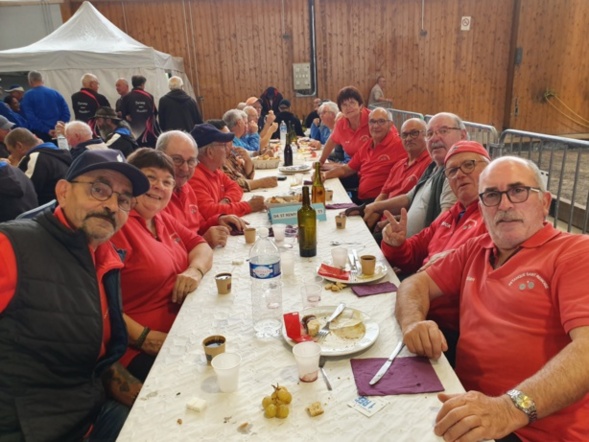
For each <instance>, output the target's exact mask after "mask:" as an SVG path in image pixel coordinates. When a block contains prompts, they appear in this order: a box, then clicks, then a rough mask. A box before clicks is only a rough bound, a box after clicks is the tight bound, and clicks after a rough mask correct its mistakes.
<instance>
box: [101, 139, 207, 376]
mask: <svg viewBox="0 0 589 442" xmlns="http://www.w3.org/2000/svg"><path fill="white" fill-rule="evenodd" d="M128 162H129V164H133V165H134V166H136V167H137V168H139V169H141V171H142V172H143V173H144V174H145V175H146V176H147V178H148V179H149V182H150V183H151V187H150V189H149V190H148V191H147V193H145V194H143V195H141V196H140V197H138V198H137V205H136V206H135V208H134V209H133V210H132V211H131V212H130V213H129V219H128V221H127V223H126V224H125V225H124V227H123V228H121V230H119V232H118V233H117V234H116V235H115V236H114V237H113V238H112V240H111V241H112V242H113V243H114V245H115V246H116V247H117V248H119V249H123V250H125V251H126V256H125V267H124V269H123V270H122V271H121V289H122V295H123V311H124V317H125V322H126V324H127V330H128V332H129V347H128V348H127V352H126V353H125V354H124V355H123V357H122V358H121V363H122V364H123V365H125V366H126V367H127V368H128V369H129V371H130V372H131V374H133V375H134V376H135V377H137V378H138V379H140V380H142V381H144V380H145V378H146V377H147V374H148V373H149V370H150V368H151V366H152V364H153V361H154V360H155V356H156V355H157V354H158V352H159V350H160V348H161V346H162V344H163V342H164V340H165V339H166V336H167V334H168V331H169V330H170V328H171V327H172V324H173V323H174V319H176V315H177V313H178V311H179V309H180V305H181V304H182V301H183V300H184V298H185V297H186V295H188V294H189V293H190V292H192V291H193V290H195V289H196V288H197V287H198V284H199V283H200V280H201V279H202V277H203V275H204V274H205V273H206V272H207V271H208V270H209V269H210V268H211V265H212V260H213V252H212V250H211V248H210V247H209V246H208V244H207V243H206V241H205V240H204V239H203V238H202V237H201V236H200V235H198V234H196V233H195V232H192V231H191V230H189V229H187V228H186V227H184V226H183V225H182V224H180V223H179V222H178V221H177V220H176V219H175V218H174V217H172V216H171V215H169V214H168V213H164V212H162V210H163V209H164V208H165V207H166V206H167V205H168V202H169V201H170V198H171V196H172V191H173V190H174V185H175V184H176V183H175V181H174V164H173V162H172V160H171V158H170V157H168V156H167V155H166V154H164V153H163V152H160V151H156V150H154V149H150V148H142V149H138V150H137V151H135V152H134V153H133V154H132V155H131V156H129V158H128Z"/></svg>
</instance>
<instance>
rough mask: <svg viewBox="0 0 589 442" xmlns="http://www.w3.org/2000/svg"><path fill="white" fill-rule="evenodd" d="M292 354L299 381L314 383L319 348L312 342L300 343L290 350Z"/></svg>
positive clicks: (316, 374) (317, 371)
mask: <svg viewBox="0 0 589 442" xmlns="http://www.w3.org/2000/svg"><path fill="white" fill-rule="evenodd" d="M292 353H293V355H294V357H295V360H296V361H297V369H298V371H299V379H300V380H301V381H303V382H313V381H315V380H316V379H317V376H318V374H319V356H320V355H321V346H320V345H319V344H317V343H316V342H312V341H306V342H301V343H299V344H297V345H295V346H294V347H293V348H292Z"/></svg>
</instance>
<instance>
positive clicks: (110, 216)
mask: <svg viewBox="0 0 589 442" xmlns="http://www.w3.org/2000/svg"><path fill="white" fill-rule="evenodd" d="M89 218H102V219H104V220H106V221H108V222H110V223H111V224H112V226H113V228H115V229H116V227H117V222H116V218H115V214H114V212H112V211H110V210H109V209H107V208H105V209H104V211H102V212H91V213H89V214H88V215H86V218H85V219H89Z"/></svg>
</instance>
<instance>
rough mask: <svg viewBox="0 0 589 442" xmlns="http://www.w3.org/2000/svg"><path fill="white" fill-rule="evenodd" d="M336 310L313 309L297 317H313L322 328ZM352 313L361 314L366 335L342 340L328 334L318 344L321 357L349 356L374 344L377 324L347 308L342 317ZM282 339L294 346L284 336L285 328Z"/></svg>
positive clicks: (325, 308)
mask: <svg viewBox="0 0 589 442" xmlns="http://www.w3.org/2000/svg"><path fill="white" fill-rule="evenodd" d="M336 308H337V307H336V306H324V307H313V308H309V309H307V310H304V311H302V312H300V313H299V316H300V318H301V319H302V318H303V316H307V315H315V316H316V317H317V319H318V320H319V322H320V323H321V326H322V327H323V325H325V322H326V321H327V318H328V317H329V315H331V314H332V313H333V311H334V310H335V309H336ZM354 312H359V313H361V314H362V317H363V320H364V326H365V327H366V333H364V336H362V337H361V338H358V339H342V338H339V337H338V336H336V335H334V334H333V333H329V334H328V335H327V336H326V337H325V339H323V341H322V342H320V343H319V344H320V345H321V356H344V355H351V354H353V353H357V352H359V351H362V350H366V349H367V348H368V347H370V346H371V345H372V344H374V343H375V342H376V338H378V332H379V328H378V324H377V323H376V322H374V321H373V320H372V319H370V317H369V316H367V315H366V314H365V313H362V312H361V311H358V310H356V309H353V308H349V307H347V308H346V309H345V310H344V311H343V312H342V315H350V316H351V315H352V314H354ZM282 337H283V338H284V340H285V341H286V342H287V343H288V344H290V345H292V346H294V345H296V342H295V341H293V340H292V339H290V338H289V337H288V336H287V335H286V328H285V327H282Z"/></svg>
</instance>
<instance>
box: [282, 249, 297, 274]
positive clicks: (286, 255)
mask: <svg viewBox="0 0 589 442" xmlns="http://www.w3.org/2000/svg"><path fill="white" fill-rule="evenodd" d="M294 267H295V255H294V253H293V252H291V251H287V252H282V253H281V254H280V271H281V272H282V275H283V276H290V275H294Z"/></svg>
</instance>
